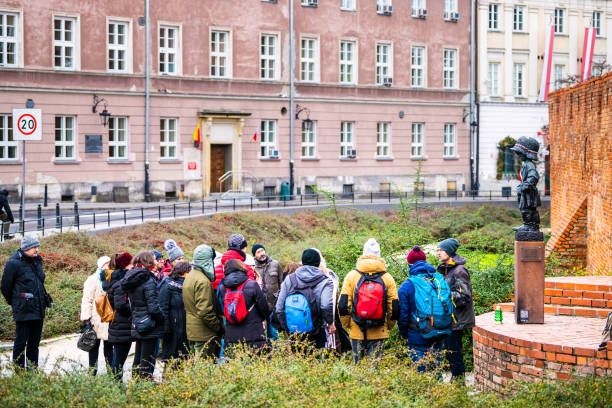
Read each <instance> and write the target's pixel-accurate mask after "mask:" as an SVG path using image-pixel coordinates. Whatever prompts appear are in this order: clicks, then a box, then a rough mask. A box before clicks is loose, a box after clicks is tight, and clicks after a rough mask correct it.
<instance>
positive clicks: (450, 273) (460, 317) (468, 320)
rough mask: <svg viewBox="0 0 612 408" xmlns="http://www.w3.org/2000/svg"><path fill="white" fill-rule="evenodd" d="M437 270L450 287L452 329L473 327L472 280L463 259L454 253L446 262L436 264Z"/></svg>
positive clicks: (474, 321) (474, 320) (474, 319)
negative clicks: (452, 306) (453, 308)
mask: <svg viewBox="0 0 612 408" xmlns="http://www.w3.org/2000/svg"><path fill="white" fill-rule="evenodd" d="M438 272H440V273H441V274H442V275H444V279H446V282H447V283H448V286H450V288H451V293H452V295H453V302H454V303H455V319H456V320H457V321H456V322H453V325H452V327H451V328H452V330H462V329H468V328H470V327H474V325H475V324H476V317H475V315H474V300H473V299H472V280H471V279H470V273H469V272H468V270H467V268H466V267H465V259H464V258H463V257H462V256H461V255H455V256H454V257H453V258H452V259H451V260H450V261H449V262H448V264H444V263H443V264H440V265H438Z"/></svg>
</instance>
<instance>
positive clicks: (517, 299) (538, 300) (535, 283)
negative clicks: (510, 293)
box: [514, 241, 544, 324]
mask: <svg viewBox="0 0 612 408" xmlns="http://www.w3.org/2000/svg"><path fill="white" fill-rule="evenodd" d="M514 303H515V309H514V310H515V316H516V322H517V323H519V324H520V323H524V324H525V323H526V324H529V323H539V324H542V323H544V242H543V241H515V242H514Z"/></svg>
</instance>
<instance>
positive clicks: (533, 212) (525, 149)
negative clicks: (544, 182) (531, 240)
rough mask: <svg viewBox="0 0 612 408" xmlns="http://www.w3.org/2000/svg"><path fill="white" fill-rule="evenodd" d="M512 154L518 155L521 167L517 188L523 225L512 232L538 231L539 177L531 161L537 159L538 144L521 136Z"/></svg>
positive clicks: (529, 138) (540, 203) (530, 138)
mask: <svg viewBox="0 0 612 408" xmlns="http://www.w3.org/2000/svg"><path fill="white" fill-rule="evenodd" d="M510 150H512V151H513V152H514V153H516V154H518V155H519V157H520V158H521V160H522V161H523V165H522V166H521V171H520V172H519V180H520V181H521V183H520V184H519V185H518V186H517V188H516V192H517V194H518V202H519V210H520V211H521V215H522V216H523V225H521V226H520V227H515V228H513V230H514V231H517V232H520V231H525V232H527V231H531V232H539V231H540V214H539V213H538V209H537V207H539V206H540V205H542V202H541V201H540V194H539V193H538V188H537V185H538V180H539V179H540V175H539V174H538V171H537V170H536V166H535V164H534V163H533V160H537V159H538V150H540V143H538V141H537V140H535V139H534V138H532V137H525V136H521V137H520V138H519V139H518V141H517V142H516V144H515V145H514V147H513V148H511V149H510Z"/></svg>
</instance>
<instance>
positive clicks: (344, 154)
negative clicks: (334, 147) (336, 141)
mask: <svg viewBox="0 0 612 408" xmlns="http://www.w3.org/2000/svg"><path fill="white" fill-rule="evenodd" d="M354 129H355V122H342V123H341V124H340V157H341V158H348V157H349V156H352V155H353V150H354V148H355V145H354V144H353V140H354V139H353V131H354Z"/></svg>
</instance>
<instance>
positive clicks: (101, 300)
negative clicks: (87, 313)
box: [94, 293, 115, 323]
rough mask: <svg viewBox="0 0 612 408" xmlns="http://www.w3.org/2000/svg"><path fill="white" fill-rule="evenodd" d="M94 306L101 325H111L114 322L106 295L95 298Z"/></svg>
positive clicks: (113, 314) (112, 311) (102, 294)
mask: <svg viewBox="0 0 612 408" xmlns="http://www.w3.org/2000/svg"><path fill="white" fill-rule="evenodd" d="M94 302H95V304H96V311H97V312H98V315H100V320H101V321H102V322H103V323H112V322H113V320H115V311H114V310H113V307H112V306H111V304H110V301H109V300H108V296H106V293H101V294H99V295H98V296H96V298H95V300H94Z"/></svg>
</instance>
